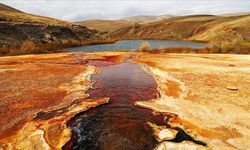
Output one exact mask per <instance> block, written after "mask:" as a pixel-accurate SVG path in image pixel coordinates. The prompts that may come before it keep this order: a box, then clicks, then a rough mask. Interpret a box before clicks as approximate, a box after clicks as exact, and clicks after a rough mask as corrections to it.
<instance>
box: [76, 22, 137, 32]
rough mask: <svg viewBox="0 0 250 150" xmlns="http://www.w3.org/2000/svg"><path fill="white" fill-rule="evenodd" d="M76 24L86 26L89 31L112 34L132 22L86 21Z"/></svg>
mask: <svg viewBox="0 0 250 150" xmlns="http://www.w3.org/2000/svg"><path fill="white" fill-rule="evenodd" d="M77 23H78V24H81V25H84V26H87V27H88V28H91V29H97V30H99V31H101V32H113V31H115V30H117V29H120V28H123V27H126V26H130V25H132V24H133V23H134V22H133V21H127V20H87V21H81V22H77Z"/></svg>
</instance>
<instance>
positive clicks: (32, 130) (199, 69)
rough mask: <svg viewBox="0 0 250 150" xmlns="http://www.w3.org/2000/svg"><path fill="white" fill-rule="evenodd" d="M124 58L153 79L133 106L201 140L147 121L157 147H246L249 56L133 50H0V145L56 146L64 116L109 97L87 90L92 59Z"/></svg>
mask: <svg viewBox="0 0 250 150" xmlns="http://www.w3.org/2000/svg"><path fill="white" fill-rule="evenodd" d="M125 61H131V62H134V63H138V64H141V65H140V66H141V67H142V69H144V70H145V72H147V73H148V74H150V75H151V76H152V77H153V78H154V79H155V81H156V83H157V85H158V92H159V94H158V95H159V96H158V98H156V99H152V100H150V101H140V99H138V101H137V102H136V103H135V105H137V106H138V107H145V108H148V109H151V110H153V113H155V114H157V113H161V114H165V115H166V116H167V117H168V119H166V123H168V124H169V125H170V126H171V127H178V128H181V129H183V130H184V131H185V132H186V133H187V134H189V135H190V136H192V137H193V139H195V140H198V141H201V142H203V143H206V146H202V145H197V144H195V143H193V142H190V141H183V142H181V143H175V142H170V141H169V140H168V139H171V138H172V137H174V136H176V132H177V131H175V130H173V129H169V128H168V127H164V126H163V127H162V126H157V125H155V124H152V123H150V122H149V123H148V125H149V126H150V127H152V131H154V135H155V138H156V139H157V141H159V145H158V146H156V149H159V150H161V149H249V147H250V121H249V120H250V111H249V110H250V90H249V88H250V57H249V56H247V55H215V54H213V55H212V54H211V55H208V54H201V55H199V54H149V53H137V52H103V53H61V54H48V55H26V56H15V57H14V56H12V57H1V58H0V95H1V97H0V118H1V119H0V124H1V126H0V149H61V148H62V147H63V146H64V145H65V144H66V143H67V142H68V141H69V140H70V138H71V130H70V129H69V128H67V126H66V123H67V121H69V120H70V119H71V118H72V117H74V116H75V115H76V114H78V113H80V112H83V111H86V110H87V109H89V108H91V107H98V106H99V105H102V104H106V103H109V97H104V98H101V99H90V98H88V97H89V95H88V94H86V91H87V90H88V89H90V88H92V85H93V83H94V81H91V76H92V75H93V74H97V73H98V70H99V67H98V66H99V65H98V64H102V65H112V64H114V63H123V62H125ZM89 62H92V63H89ZM128 71H129V70H128ZM107 105H108V104H107Z"/></svg>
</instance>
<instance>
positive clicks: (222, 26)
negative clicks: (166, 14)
mask: <svg viewBox="0 0 250 150" xmlns="http://www.w3.org/2000/svg"><path fill="white" fill-rule="evenodd" d="M113 22H115V21H113ZM101 24H102V22H100V21H99V22H98V25H99V26H101ZM86 26H88V25H86ZM109 28H112V27H111V26H109ZM115 28H116V30H109V33H108V35H109V36H110V37H111V38H113V39H169V40H200V41H211V40H227V39H231V38H232V37H234V36H235V35H237V34H241V35H242V36H243V38H244V39H246V40H250V33H249V31H250V15H239V16H214V15H190V16H178V17H171V18H167V19H162V20H158V21H152V22H141V23H137V24H135V23H131V24H130V25H126V26H121V27H120V28H117V26H116V27H115ZM96 29H98V28H96Z"/></svg>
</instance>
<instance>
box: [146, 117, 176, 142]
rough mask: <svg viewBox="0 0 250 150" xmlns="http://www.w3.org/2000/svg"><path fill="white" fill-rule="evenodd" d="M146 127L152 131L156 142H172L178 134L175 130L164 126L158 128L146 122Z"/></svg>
mask: <svg viewBox="0 0 250 150" xmlns="http://www.w3.org/2000/svg"><path fill="white" fill-rule="evenodd" d="M148 125H149V126H150V127H151V128H152V129H153V132H154V136H155V138H156V140H157V141H158V142H161V141H164V140H172V139H174V138H175V137H176V134H177V133H178V131H177V130H174V129H170V128H166V127H165V126H158V125H156V124H154V123H151V122H148Z"/></svg>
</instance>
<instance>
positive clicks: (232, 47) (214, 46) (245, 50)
mask: <svg viewBox="0 0 250 150" xmlns="http://www.w3.org/2000/svg"><path fill="white" fill-rule="evenodd" d="M209 48H210V49H211V51H212V53H223V54H224V53H236V54H249V53H250V44H249V42H248V41H246V40H245V39H244V38H243V37H242V35H241V34H236V35H235V36H234V37H233V38H232V39H230V40H225V41H222V42H211V43H210V45H209Z"/></svg>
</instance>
